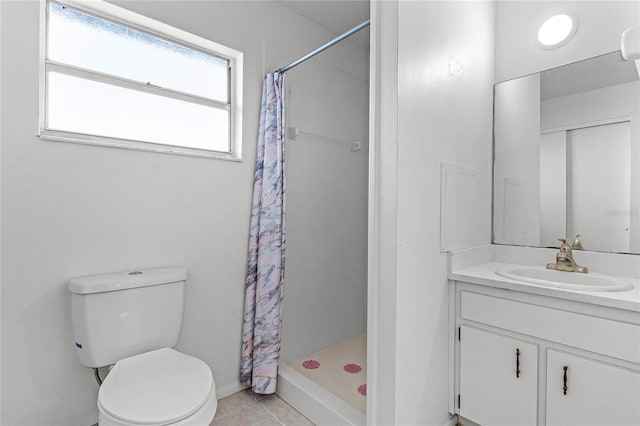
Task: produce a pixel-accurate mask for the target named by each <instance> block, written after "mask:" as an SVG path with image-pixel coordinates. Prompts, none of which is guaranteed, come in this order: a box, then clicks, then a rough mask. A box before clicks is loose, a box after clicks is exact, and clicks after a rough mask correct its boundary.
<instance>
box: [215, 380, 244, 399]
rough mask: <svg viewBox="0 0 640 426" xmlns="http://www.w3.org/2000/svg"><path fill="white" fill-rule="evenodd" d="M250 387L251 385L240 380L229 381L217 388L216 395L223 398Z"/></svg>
mask: <svg viewBox="0 0 640 426" xmlns="http://www.w3.org/2000/svg"><path fill="white" fill-rule="evenodd" d="M248 388H249V386H246V385H244V384H242V383H240V382H233V383H228V384H226V385H224V386H220V387H219V388H216V397H217V398H218V399H222V398H225V397H227V396H229V395H233V394H234V393H238V392H240V391H243V390H245V389H248Z"/></svg>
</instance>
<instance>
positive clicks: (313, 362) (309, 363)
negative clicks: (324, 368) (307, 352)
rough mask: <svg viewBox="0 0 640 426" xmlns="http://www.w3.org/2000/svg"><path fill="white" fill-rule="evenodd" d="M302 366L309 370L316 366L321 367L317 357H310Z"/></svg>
mask: <svg viewBox="0 0 640 426" xmlns="http://www.w3.org/2000/svg"><path fill="white" fill-rule="evenodd" d="M302 366H303V367H304V368H306V369H307V370H315V369H316V368H318V367H320V363H319V362H318V361H316V360H315V359H308V360H306V361H305V362H303V363H302Z"/></svg>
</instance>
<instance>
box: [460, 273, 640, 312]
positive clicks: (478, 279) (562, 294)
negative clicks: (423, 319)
mask: <svg viewBox="0 0 640 426" xmlns="http://www.w3.org/2000/svg"><path fill="white" fill-rule="evenodd" d="M517 267H527V265H519V264H513V263H501V262H488V263H482V264H479V265H475V266H471V267H468V268H464V269H460V270H454V271H451V272H449V280H451V281H463V282H468V283H472V284H480V285H485V286H488V287H495V288H502V289H506V290H516V291H521V292H525V293H532V294H539V295H543V296H549V297H556V298H560V299H566V300H573V301H577V302H584V303H590V304H594V305H601V306H608V307H612V308H618V309H625V310H631V311H636V312H640V279H638V278H628V277H622V278H624V279H625V280H627V281H629V282H630V283H631V284H633V289H632V290H626V291H582V290H568V289H563V288H554V287H547V286H542V285H535V284H528V283H523V282H519V281H514V280H510V279H508V278H503V277H501V276H499V275H497V274H496V271H497V270H500V269H505V268H506V269H510V268H517Z"/></svg>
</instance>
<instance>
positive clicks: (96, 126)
mask: <svg viewBox="0 0 640 426" xmlns="http://www.w3.org/2000/svg"><path fill="white" fill-rule="evenodd" d="M43 4H44V9H45V10H44V18H45V19H44V21H45V31H44V40H43V42H44V46H45V48H44V49H43V50H44V52H43V53H44V54H43V58H42V78H43V81H42V83H43V84H42V90H41V98H42V106H41V123H40V136H41V137H42V138H45V139H52V140H58V141H66V142H79V143H88V144H97V145H108V146H117V147H124V148H131V149H140V150H148V151H160V152H171V153H178V154H185V155H194V156H204V157H217V158H228V159H239V158H240V152H241V150H240V148H241V146H240V140H241V105H240V103H241V99H242V93H241V79H242V53H240V52H238V51H235V50H233V49H230V48H228V47H225V46H222V45H219V44H217V43H214V42H211V41H209V40H205V39H203V38H201V37H198V36H195V35H193V34H189V33H186V32H184V31H181V30H178V29H176V28H173V27H170V26H168V25H165V24H162V23H160V22H157V21H154V20H152V19H149V18H146V17H144V16H141V15H138V14H135V13H133V12H130V11H128V10H125V9H122V8H120V7H117V6H114V5H112V4H109V3H105V2H93V1H92V2H75V1H64V2H57V1H56V2H54V1H46V2H44V3H43Z"/></svg>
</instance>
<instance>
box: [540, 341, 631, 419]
mask: <svg viewBox="0 0 640 426" xmlns="http://www.w3.org/2000/svg"><path fill="white" fill-rule="evenodd" d="M565 367H567V370H566V385H565V370H564V368H565ZM565 386H566V392H565ZM605 424H606V425H616V426H621V425H635V426H637V425H639V424H640V373H638V372H636V371H631V370H626V369H623V368H620V367H615V366H613V365H610V364H605V363H602V362H598V361H594V360H589V359H586V358H582V357H578V356H575V355H570V354H567V353H564V352H558V351H555V350H551V349H549V350H547V426H553V425H558V426H560V425H562V426H570V425H580V426H589V425H594V426H595V425H598V426H599V425H605Z"/></svg>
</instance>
